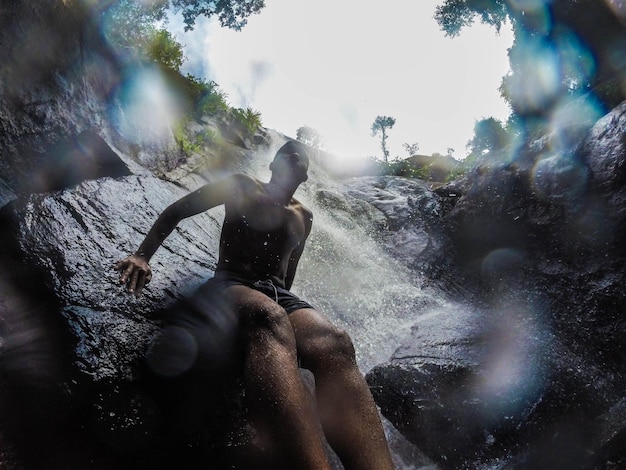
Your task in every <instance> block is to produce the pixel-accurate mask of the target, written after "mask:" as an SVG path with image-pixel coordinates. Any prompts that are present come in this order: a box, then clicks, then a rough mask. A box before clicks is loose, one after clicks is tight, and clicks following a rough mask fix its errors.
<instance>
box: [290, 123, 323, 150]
mask: <svg viewBox="0 0 626 470" xmlns="http://www.w3.org/2000/svg"><path fill="white" fill-rule="evenodd" d="M296 139H297V140H299V141H300V142H304V143H305V144H307V145H310V146H311V147H315V148H321V147H322V146H323V145H324V138H323V137H322V135H321V134H320V133H319V132H317V131H316V130H315V129H313V128H312V127H309V126H302V127H299V128H298V130H297V131H296Z"/></svg>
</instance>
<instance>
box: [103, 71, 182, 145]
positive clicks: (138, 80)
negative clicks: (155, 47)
mask: <svg viewBox="0 0 626 470" xmlns="http://www.w3.org/2000/svg"><path fill="white" fill-rule="evenodd" d="M117 95H118V96H117V100H113V102H116V101H117V102H119V107H116V108H114V109H112V110H111V111H112V114H113V116H112V118H113V122H114V123H115V124H116V126H117V128H118V131H119V132H120V134H121V135H122V136H124V138H126V139H128V140H129V141H130V142H133V143H135V144H138V145H166V144H167V143H168V142H170V141H171V140H172V138H173V137H172V128H173V126H174V124H175V123H176V121H177V120H178V118H179V117H180V116H181V113H182V111H181V105H180V102H179V100H178V97H177V96H176V95H175V94H173V92H172V90H171V87H168V86H167V84H166V83H165V81H164V80H163V77H162V76H161V75H160V73H159V72H158V71H156V70H155V69H151V68H142V69H139V70H138V71H137V72H136V73H134V74H133V75H132V76H131V77H130V78H129V79H127V80H126V81H125V82H124V83H122V85H121V86H120V88H119V89H118V91H117Z"/></svg>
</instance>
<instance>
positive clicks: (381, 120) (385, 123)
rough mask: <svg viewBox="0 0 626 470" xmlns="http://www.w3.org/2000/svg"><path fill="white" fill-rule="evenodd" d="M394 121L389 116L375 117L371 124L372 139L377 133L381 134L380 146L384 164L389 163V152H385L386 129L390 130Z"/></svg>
mask: <svg viewBox="0 0 626 470" xmlns="http://www.w3.org/2000/svg"><path fill="white" fill-rule="evenodd" d="M395 123H396V120H395V119H394V118H392V117H389V116H376V119H375V120H374V123H373V124H372V128H371V131H372V137H376V136H377V135H378V133H379V132H380V134H381V140H380V146H381V148H382V150H383V156H384V158H385V163H387V162H388V161H389V151H388V150H387V129H391V128H392V127H393V126H394V124H395Z"/></svg>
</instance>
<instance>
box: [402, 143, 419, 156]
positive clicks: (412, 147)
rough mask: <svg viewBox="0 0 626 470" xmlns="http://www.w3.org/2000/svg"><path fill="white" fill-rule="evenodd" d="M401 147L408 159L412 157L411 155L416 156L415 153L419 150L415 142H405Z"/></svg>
mask: <svg viewBox="0 0 626 470" xmlns="http://www.w3.org/2000/svg"><path fill="white" fill-rule="evenodd" d="M402 147H404V150H405V151H406V153H407V154H408V155H409V157H412V156H413V155H417V151H418V150H419V149H420V144H418V143H417V142H415V143H414V144H409V143H407V142H405V143H403V144H402Z"/></svg>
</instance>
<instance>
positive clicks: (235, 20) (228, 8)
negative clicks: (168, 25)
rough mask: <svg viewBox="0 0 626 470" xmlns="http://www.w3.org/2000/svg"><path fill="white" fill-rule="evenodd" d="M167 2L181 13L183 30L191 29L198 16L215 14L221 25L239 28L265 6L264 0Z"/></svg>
mask: <svg viewBox="0 0 626 470" xmlns="http://www.w3.org/2000/svg"><path fill="white" fill-rule="evenodd" d="M167 3H168V4H169V6H170V7H171V8H172V9H173V10H174V11H175V12H181V13H182V15H183V19H184V21H185V31H188V30H190V29H193V27H194V25H195V23H196V18H198V17H199V16H206V17H211V16H216V17H217V18H218V19H219V22H220V24H221V25H222V26H226V27H228V28H231V29H234V30H240V29H241V28H243V27H244V26H245V25H246V23H247V22H248V20H247V18H248V17H249V16H250V15H252V14H253V13H258V12H259V11H260V10H261V9H262V8H263V7H264V6H265V1H264V0H168V2H167Z"/></svg>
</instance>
